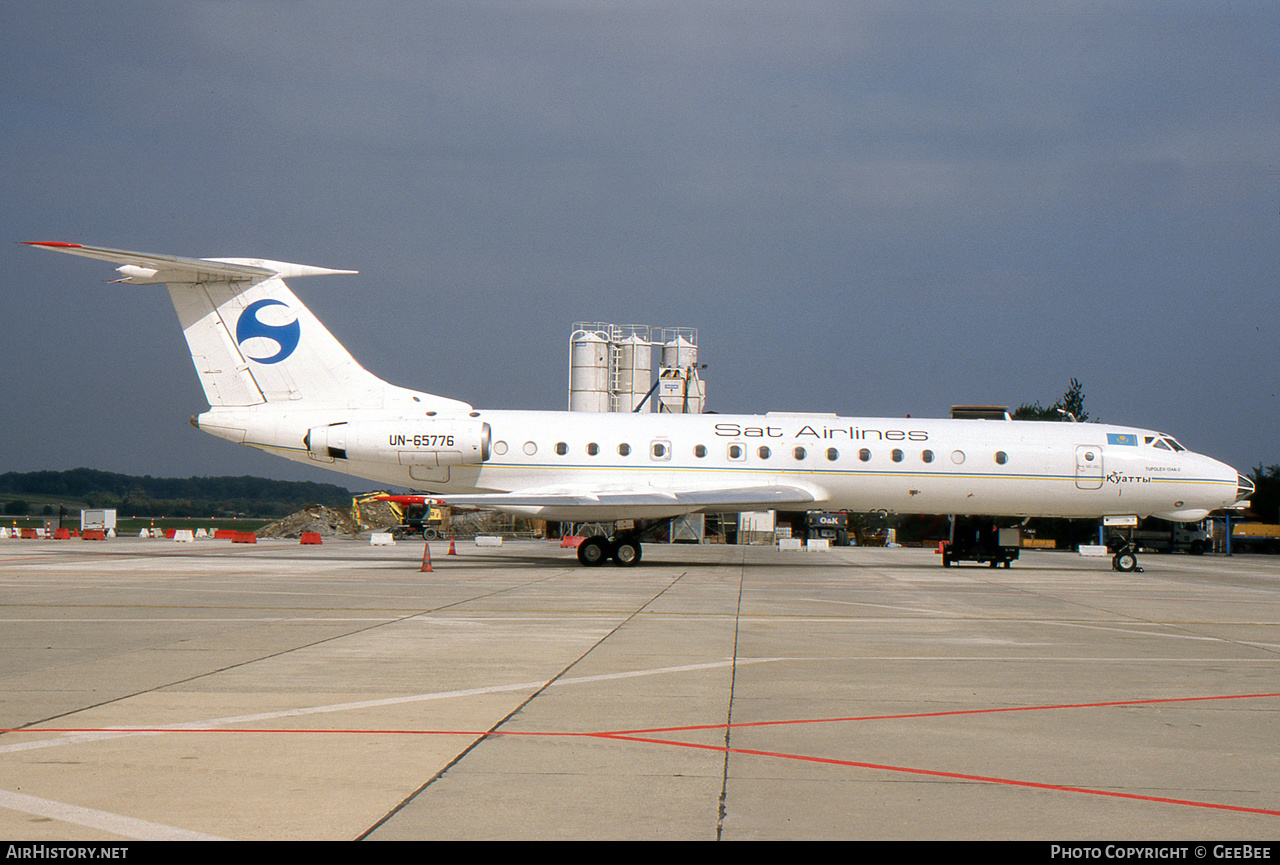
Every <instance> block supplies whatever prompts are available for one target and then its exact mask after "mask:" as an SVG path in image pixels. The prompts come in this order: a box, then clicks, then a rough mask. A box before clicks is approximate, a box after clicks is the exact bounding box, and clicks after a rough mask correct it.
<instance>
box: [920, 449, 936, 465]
mask: <svg viewBox="0 0 1280 865" xmlns="http://www.w3.org/2000/svg"><path fill="white" fill-rule="evenodd" d="M920 461H921V462H925V463H931V462H933V451H920Z"/></svg>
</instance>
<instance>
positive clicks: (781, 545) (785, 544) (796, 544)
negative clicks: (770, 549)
mask: <svg viewBox="0 0 1280 865" xmlns="http://www.w3.org/2000/svg"><path fill="white" fill-rule="evenodd" d="M803 546H804V542H803V541H801V540H800V539H799V538H778V549H780V550H782V551H784V552H799V551H800V550H801V549H802V548H803Z"/></svg>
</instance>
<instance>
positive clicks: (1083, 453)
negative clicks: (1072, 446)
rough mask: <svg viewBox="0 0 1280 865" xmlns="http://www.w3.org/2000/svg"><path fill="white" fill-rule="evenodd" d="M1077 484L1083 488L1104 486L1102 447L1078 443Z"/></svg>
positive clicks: (1094, 488) (1090, 488)
mask: <svg viewBox="0 0 1280 865" xmlns="http://www.w3.org/2000/svg"><path fill="white" fill-rule="evenodd" d="M1076 486H1077V487H1078V488H1079V489H1082V490H1097V489H1101V488H1102V448H1101V447H1099V446H1098V445H1076Z"/></svg>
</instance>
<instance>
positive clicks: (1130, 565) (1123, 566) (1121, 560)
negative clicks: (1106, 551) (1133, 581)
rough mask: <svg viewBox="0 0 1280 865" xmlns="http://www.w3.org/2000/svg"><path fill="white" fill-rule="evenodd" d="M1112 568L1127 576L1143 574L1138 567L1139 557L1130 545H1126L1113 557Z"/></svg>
mask: <svg viewBox="0 0 1280 865" xmlns="http://www.w3.org/2000/svg"><path fill="white" fill-rule="evenodd" d="M1111 567H1112V568H1114V569H1115V570H1117V571H1120V572H1121V573H1125V574H1129V573H1138V574H1140V573H1142V568H1140V567H1138V556H1137V554H1136V553H1134V551H1133V547H1132V546H1130V545H1129V544H1125V545H1124V546H1123V547H1121V548H1120V549H1119V550H1118V551H1117V552H1116V554H1115V555H1114V556H1112V557H1111Z"/></svg>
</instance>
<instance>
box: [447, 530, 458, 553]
mask: <svg viewBox="0 0 1280 865" xmlns="http://www.w3.org/2000/svg"><path fill="white" fill-rule="evenodd" d="M457 554H458V548H457V547H455V546H454V545H453V535H449V552H447V553H445V555H446V556H456V555H457Z"/></svg>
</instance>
